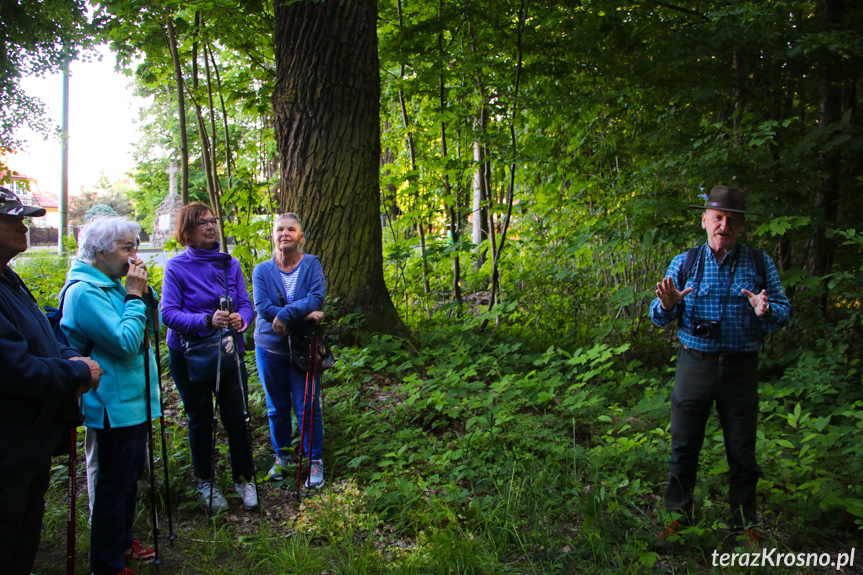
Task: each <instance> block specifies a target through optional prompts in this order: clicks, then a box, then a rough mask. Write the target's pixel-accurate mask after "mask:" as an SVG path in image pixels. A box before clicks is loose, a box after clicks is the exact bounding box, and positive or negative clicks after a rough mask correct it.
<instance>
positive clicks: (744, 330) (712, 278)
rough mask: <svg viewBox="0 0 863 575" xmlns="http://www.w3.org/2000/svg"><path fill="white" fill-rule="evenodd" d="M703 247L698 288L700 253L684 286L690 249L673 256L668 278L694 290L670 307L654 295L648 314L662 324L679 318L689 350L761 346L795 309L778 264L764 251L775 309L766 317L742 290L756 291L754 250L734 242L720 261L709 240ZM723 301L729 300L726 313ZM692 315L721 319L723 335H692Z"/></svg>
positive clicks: (744, 349) (745, 349)
mask: <svg viewBox="0 0 863 575" xmlns="http://www.w3.org/2000/svg"><path fill="white" fill-rule="evenodd" d="M702 251H703V252H704V276H703V277H702V279H701V285H700V287H698V286H696V283H697V276H698V265H699V260H700V256H699V257H698V258H696V260H695V264H694V265H693V266H692V269H691V270H690V272H689V278H688V279H687V281H686V285H685V286H679V285H677V276H678V272H679V271H680V268H681V267H682V266H683V262H684V260H685V259H686V253H685V252H684V253H682V254H680V255H677V256H675V257H674V259H673V260H671V265H670V266H668V272H666V274H665V277H671V278H673V279H674V285H676V286H677V289H678V290H680V291H683V289H684V288H685V287H689V286H692V288H693V291H692V293H690V294H688V295H687V296H686V297H685V298H684V300H683V301H682V302H680V303H679V304H677V305H676V306H675V307H674V309H672V310H670V311H663V309H662V304H661V303H660V301H659V298H656V299H654V300H653V303H651V304H650V319H651V320H652V321H653V323H654V324H656V325H658V326H659V327H663V326H664V325H666V324H667V323H668V322H670V321H671V320H674V319H676V320H677V321H678V326H679V327H678V330H677V338H678V339H679V340H680V343H681V344H683V345H685V346H686V347H688V348H691V349H697V350H698V351H702V352H705V353H735V352H737V353H742V352H751V351H758V348H760V347H761V343H762V340H763V338H764V335H766V334H768V333H770V332H772V331H776V330H777V329H779V328H780V327H781V326H782V325H784V324H785V323H787V322H788V318H789V316H790V314H791V302H789V301H788V298H787V297H786V295H785V292H784V291H782V285H781V284H780V283H779V272H777V271H776V265H775V264H774V263H773V260H772V259H770V256H768V255H767V254H765V255H764V259H765V264H766V266H765V267H766V268H767V269H766V275H767V278H766V285H765V286H764V289H766V290H767V298H768V301H769V302H770V308H771V311H772V313H771V314H770V316H768V317H766V318H760V317H758V316H756V315H755V310H754V309H753V307H752V305H750V303H749V299H748V298H747V297H746V296H744V295H743V294H742V293H741V290H743V289H747V290H749V291H751V292H753V293H755V281H756V273H755V268H754V267H753V265H752V256H751V254H750V249H749V248H748V247H747V246H745V245H743V244H737V245H735V246H734V248H733V249H732V250H731V251H730V252H728V254H726V256H725V259H723V260H722V264H721V265H720V264H718V263H717V262H716V259H715V258H714V257H713V251H712V250H711V249H710V247H709V246H708V245H707V244H706V243H705V244H704V245H703V246H702ZM735 259H736V260H737V268H736V270H735V272H734V277H733V283H732V284H731V286H730V289H729V285H728V284H729V276H730V274H731V268H732V266H733V265H734V261H735ZM696 288H697V290H698V299H697V301H696V297H695V291H696ZM693 304H694V305H695V309H694V310H693V309H692V306H693ZM723 304H725V310H724V313H723ZM693 318H696V319H705V320H713V321H720V322H721V324H722V327H721V328H720V330H721V331H720V333H721V335H720V337H719V338H718V339H706V338H701V337H696V336H694V335H692V332H691V327H690V326H691V322H692V320H693Z"/></svg>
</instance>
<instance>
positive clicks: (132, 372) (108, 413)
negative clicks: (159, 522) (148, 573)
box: [60, 217, 161, 575]
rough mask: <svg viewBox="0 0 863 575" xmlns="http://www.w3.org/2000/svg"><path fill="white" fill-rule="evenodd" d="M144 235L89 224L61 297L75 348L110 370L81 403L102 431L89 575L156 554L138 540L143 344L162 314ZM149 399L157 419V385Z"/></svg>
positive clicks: (115, 223) (125, 225) (114, 223)
mask: <svg viewBox="0 0 863 575" xmlns="http://www.w3.org/2000/svg"><path fill="white" fill-rule="evenodd" d="M140 230H141V227H140V226H139V225H138V224H137V223H135V222H130V221H128V220H126V219H124V218H120V217H114V218H97V219H94V220H93V221H92V222H90V223H89V224H87V225H86V226H84V227H83V228H82V229H81V232H80V235H79V248H78V260H77V261H75V262H74V263H73V264H72V267H71V269H70V270H69V275H68V276H67V279H66V285H65V286H63V291H62V292H61V296H60V297H61V301H63V318H62V320H61V322H60V327H61V328H62V329H63V331H64V332H65V334H66V336H67V338H68V339H69V343H70V345H71V346H73V347H75V348H76V349H79V350H82V351H83V350H89V356H90V357H91V358H92V359H94V360H96V361H98V362H99V365H101V366H102V368H103V369H104V374H103V376H102V383H101V386H100V388H99V390H98V392H93V393H88V394H86V395H85V396H84V398H83V406H84V418H85V419H84V425H85V426H87V427H88V428H89V429H91V430H95V431H96V447H97V449H96V451H97V457H98V468H99V470H98V475H97V482H96V497H95V501H94V504H93V515H92V521H93V524H92V529H91V533H90V571H91V572H92V573H95V574H96V575H114V574H124V573H129V572H130V571H131V570H128V569H127V567H126V564H125V562H126V560H128V559H138V560H149V559H152V558H153V557H154V553H153V550H152V549H146V548H144V547H142V546H141V544H140V542H139V541H138V540H136V539H135V538H134V537H133V535H132V524H133V523H134V520H135V504H136V495H137V480H138V477H139V476H140V475H141V472H142V471H143V466H144V460H145V455H146V453H145V448H146V437H147V423H148V422H147V399H148V398H147V397H146V393H145V389H146V381H145V375H144V373H145V372H144V362H145V361H148V362H149V363H150V373H153V374H155V373H157V372H156V370H157V369H158V366H157V365H156V361H155V357H154V355H153V352H152V350H151V349H150V348H149V347H145V346H144V334H145V330H148V329H150V327H149V322H148V317H149V316H148V314H150V313H154V314H156V316H157V317H158V310H157V309H156V307H157V306H156V300H155V294H154V293H153V291H152V289H151V288H150V286H149V285H148V284H147V267H146V266H145V265H144V262H143V261H141V260H140V259H138V257H137V252H138V244H139V238H138V234H139V232H140ZM124 277H125V281H124V282H121V279H122V278H124ZM151 308H152V309H151ZM152 336H153V334H150V337H152ZM145 354H146V355H145ZM149 400H150V402H151V409H152V412H151V413H152V416H153V417H159V416H160V415H161V412H160V404H159V389H158V385H151V386H150V398H149Z"/></svg>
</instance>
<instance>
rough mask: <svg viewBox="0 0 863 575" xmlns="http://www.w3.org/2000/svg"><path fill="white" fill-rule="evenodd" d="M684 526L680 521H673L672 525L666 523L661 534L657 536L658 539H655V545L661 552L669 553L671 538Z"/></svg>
mask: <svg viewBox="0 0 863 575" xmlns="http://www.w3.org/2000/svg"><path fill="white" fill-rule="evenodd" d="M682 528H683V525H681V524H680V521H673V522H672V523H671V524H670V525H666V526H665V527H663V528H662V531H660V532H659V535H657V536H656V539H654V541H653V546H654V547H655V548H656V550H657V551H658V552H659V553H663V554H665V553H668V552H669V550H670V549H671V541H669V538H670V537H671V536H672V535H674V534H675V533H677V532H678V531H680V530H681V529H682Z"/></svg>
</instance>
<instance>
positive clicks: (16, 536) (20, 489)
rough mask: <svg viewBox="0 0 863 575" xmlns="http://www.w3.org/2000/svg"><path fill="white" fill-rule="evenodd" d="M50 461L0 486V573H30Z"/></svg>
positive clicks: (40, 527)
mask: <svg viewBox="0 0 863 575" xmlns="http://www.w3.org/2000/svg"><path fill="white" fill-rule="evenodd" d="M50 477H51V460H50V459H49V458H46V459H45V467H44V468H43V469H40V470H39V471H37V472H36V473H31V474H30V475H28V476H27V477H24V478H22V479H20V480H18V481H16V482H15V483H13V484H11V485H5V486H3V487H0V572H2V573H6V574H8V575H30V570H31V569H32V568H33V562H34V561H35V560H36V552H37V551H38V550H39V537H40V534H41V530H42V515H43V513H44V512H45V492H46V491H48V482H49V479H50Z"/></svg>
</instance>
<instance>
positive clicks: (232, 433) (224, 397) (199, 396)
mask: <svg viewBox="0 0 863 575" xmlns="http://www.w3.org/2000/svg"><path fill="white" fill-rule="evenodd" d="M168 349H169V354H170V355H169V364H168V365H169V369H170V370H171V377H172V378H173V379H174V385H176V386H177V391H179V392H180V398H181V399H182V400H183V407H185V409H186V416H187V417H188V418H189V448H190V450H191V452H192V467H193V468H194V471H195V477H197V478H198V479H202V480H210V479H213V396H214V395H215V393H216V379H215V378H213V381H211V382H209V381H208V382H200V381H194V382H193V381H190V380H189V370H188V368H187V366H186V358H185V357H184V356H183V352H182V351H179V350H176V349H171V348H168ZM229 367H231V368H232V369H226V368H225V367H224V366H223V368H222V373H221V378H220V381H219V415H220V416H221V420H222V425H223V426H224V428H225V431H226V432H227V434H228V454H229V456H230V458H231V476H232V477H233V479H234V482H240V481H252V479H253V473H254V464H253V462H252V451H251V446H250V445H249V436H248V433H247V431H246V418H245V411H246V404H247V403H248V394H249V387H248V375H247V374H246V363H245V362H244V361H243V360H242V357H241V358H240V377H238V375H237V368H236V365H233V366H229ZM240 381H242V383H243V387H242V389H241V388H240Z"/></svg>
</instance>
